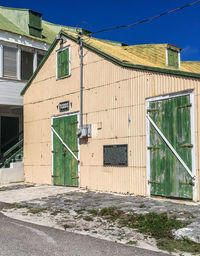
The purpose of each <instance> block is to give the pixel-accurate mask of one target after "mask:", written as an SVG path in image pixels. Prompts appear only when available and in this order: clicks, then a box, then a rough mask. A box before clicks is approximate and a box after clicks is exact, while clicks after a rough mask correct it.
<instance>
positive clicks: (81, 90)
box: [78, 32, 83, 128]
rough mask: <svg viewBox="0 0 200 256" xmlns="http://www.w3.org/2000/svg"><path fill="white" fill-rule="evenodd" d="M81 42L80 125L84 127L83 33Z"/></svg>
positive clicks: (80, 36)
mask: <svg viewBox="0 0 200 256" xmlns="http://www.w3.org/2000/svg"><path fill="white" fill-rule="evenodd" d="M78 39H79V44H80V127H79V128H83V41H82V34H81V32H80V33H79V38H78Z"/></svg>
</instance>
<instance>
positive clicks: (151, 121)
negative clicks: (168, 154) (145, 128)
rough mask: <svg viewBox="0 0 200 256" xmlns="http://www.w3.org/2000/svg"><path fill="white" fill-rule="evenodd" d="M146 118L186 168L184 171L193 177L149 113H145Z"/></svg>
mask: <svg viewBox="0 0 200 256" xmlns="http://www.w3.org/2000/svg"><path fill="white" fill-rule="evenodd" d="M146 117H147V119H148V120H149V122H150V123H151V124H152V125H153V127H154V128H155V129H156V131H157V132H158V133H159V134H160V136H161V137H162V139H163V140H164V141H165V143H166V144H167V146H168V147H169V148H170V150H171V151H172V152H173V153H174V155H175V156H176V158H177V159H178V160H179V162H180V163H181V164H182V165H183V167H184V168H185V169H186V171H187V172H188V173H189V175H190V176H191V177H192V179H194V178H195V176H194V175H193V173H192V172H191V171H190V169H189V168H188V166H187V165H186V163H185V162H184V161H183V159H182V158H181V157H180V156H179V154H178V153H177V152H176V150H175V149H174V148H173V146H172V145H171V143H170V142H169V141H168V139H167V138H166V137H165V135H164V134H163V133H162V132H161V130H160V129H159V128H158V126H157V125H156V124H155V123H154V121H153V120H152V119H151V117H150V116H149V115H146Z"/></svg>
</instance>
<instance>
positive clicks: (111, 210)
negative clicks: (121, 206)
mask: <svg viewBox="0 0 200 256" xmlns="http://www.w3.org/2000/svg"><path fill="white" fill-rule="evenodd" d="M123 214H124V212H123V211H121V210H118V209H117V208H116V207H115V206H111V207H106V208H102V209H101V210H100V211H99V213H98V215H99V216H103V217H106V219H109V220H112V221H115V220H117V219H120V218H121V217H122V215H123Z"/></svg>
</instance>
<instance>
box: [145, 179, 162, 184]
mask: <svg viewBox="0 0 200 256" xmlns="http://www.w3.org/2000/svg"><path fill="white" fill-rule="evenodd" d="M148 183H151V184H160V182H159V181H153V180H148Z"/></svg>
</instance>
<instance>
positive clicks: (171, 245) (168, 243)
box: [157, 237, 200, 255]
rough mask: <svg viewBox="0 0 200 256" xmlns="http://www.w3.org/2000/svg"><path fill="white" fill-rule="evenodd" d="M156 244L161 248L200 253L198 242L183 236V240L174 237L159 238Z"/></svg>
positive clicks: (170, 250) (171, 250)
mask: <svg viewBox="0 0 200 256" xmlns="http://www.w3.org/2000/svg"><path fill="white" fill-rule="evenodd" d="M157 246H158V248H159V249H161V250H166V251H169V252H173V251H175V250H178V251H182V252H189V253H193V254H198V255H199V254H200V244H198V243H195V242H193V241H191V240H190V239H189V238H187V237H185V238H184V239H183V240H175V239H160V240H159V241H158V242H157Z"/></svg>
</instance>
